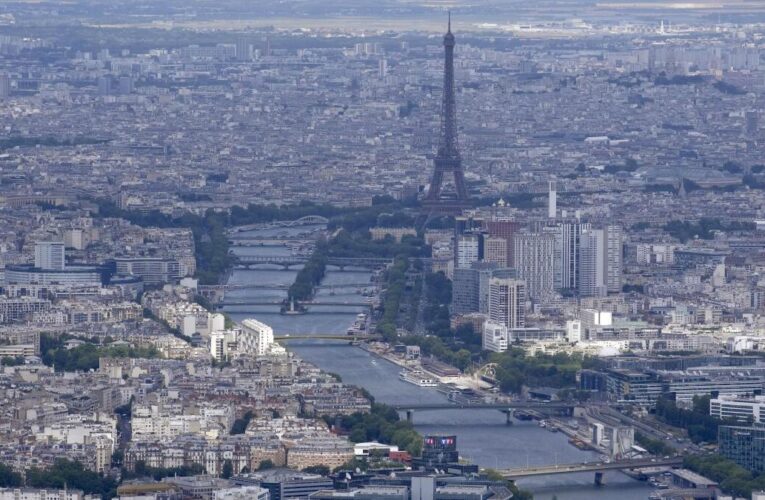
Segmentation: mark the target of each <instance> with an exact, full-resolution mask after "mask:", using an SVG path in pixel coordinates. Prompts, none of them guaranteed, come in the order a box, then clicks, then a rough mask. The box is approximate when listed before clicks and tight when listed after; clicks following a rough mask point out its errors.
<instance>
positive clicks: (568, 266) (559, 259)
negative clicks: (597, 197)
mask: <svg viewBox="0 0 765 500" xmlns="http://www.w3.org/2000/svg"><path fill="white" fill-rule="evenodd" d="M589 228H590V224H589V223H586V222H579V221H578V220H572V221H567V222H561V223H560V224H558V225H557V227H556V234H555V240H556V241H555V288H562V289H571V290H575V289H577V288H578V287H579V239H580V237H581V234H582V231H586V230H587V229H589Z"/></svg>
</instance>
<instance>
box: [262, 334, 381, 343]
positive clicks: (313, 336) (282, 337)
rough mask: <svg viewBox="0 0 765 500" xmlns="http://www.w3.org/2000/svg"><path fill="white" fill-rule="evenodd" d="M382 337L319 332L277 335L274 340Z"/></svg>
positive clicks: (370, 338)
mask: <svg viewBox="0 0 765 500" xmlns="http://www.w3.org/2000/svg"><path fill="white" fill-rule="evenodd" d="M381 338H382V337H381V336H380V335H367V334H359V335H343V334H339V333H318V334H313V333H312V334H310V335H305V336H296V335H280V336H277V337H274V340H275V341H277V342H292V341H295V340H298V341H303V340H342V341H345V342H367V341H370V340H380V339H381Z"/></svg>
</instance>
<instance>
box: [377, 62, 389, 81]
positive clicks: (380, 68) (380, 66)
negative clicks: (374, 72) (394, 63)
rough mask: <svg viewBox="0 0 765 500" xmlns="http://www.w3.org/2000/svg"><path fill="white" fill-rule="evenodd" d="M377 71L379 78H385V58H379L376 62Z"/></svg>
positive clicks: (386, 73)
mask: <svg viewBox="0 0 765 500" xmlns="http://www.w3.org/2000/svg"><path fill="white" fill-rule="evenodd" d="M378 73H379V76H380V78H385V77H386V76H388V60H387V59H385V58H382V59H380V62H379V63H378Z"/></svg>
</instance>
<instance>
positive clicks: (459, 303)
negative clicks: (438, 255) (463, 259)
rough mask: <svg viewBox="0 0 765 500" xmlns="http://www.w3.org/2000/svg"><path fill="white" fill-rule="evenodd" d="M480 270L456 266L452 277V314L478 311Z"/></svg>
mask: <svg viewBox="0 0 765 500" xmlns="http://www.w3.org/2000/svg"><path fill="white" fill-rule="evenodd" d="M478 285H479V283H478V271H477V270H475V269H470V268H456V269H455V270H454V277H453V278H452V307H451V312H452V314H468V313H472V312H478Z"/></svg>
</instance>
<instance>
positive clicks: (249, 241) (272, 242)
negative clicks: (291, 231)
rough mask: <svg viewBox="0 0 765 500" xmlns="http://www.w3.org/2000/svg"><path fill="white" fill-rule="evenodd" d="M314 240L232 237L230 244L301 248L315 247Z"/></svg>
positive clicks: (237, 245)
mask: <svg viewBox="0 0 765 500" xmlns="http://www.w3.org/2000/svg"><path fill="white" fill-rule="evenodd" d="M315 242H316V240H314V239H304V240H303V239H297V238H295V237H294V236H293V237H291V238H283V239H282V238H260V237H244V236H242V237H232V238H231V239H230V240H228V244H229V245H231V246H234V247H300V246H305V245H313V244H314V243H315Z"/></svg>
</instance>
